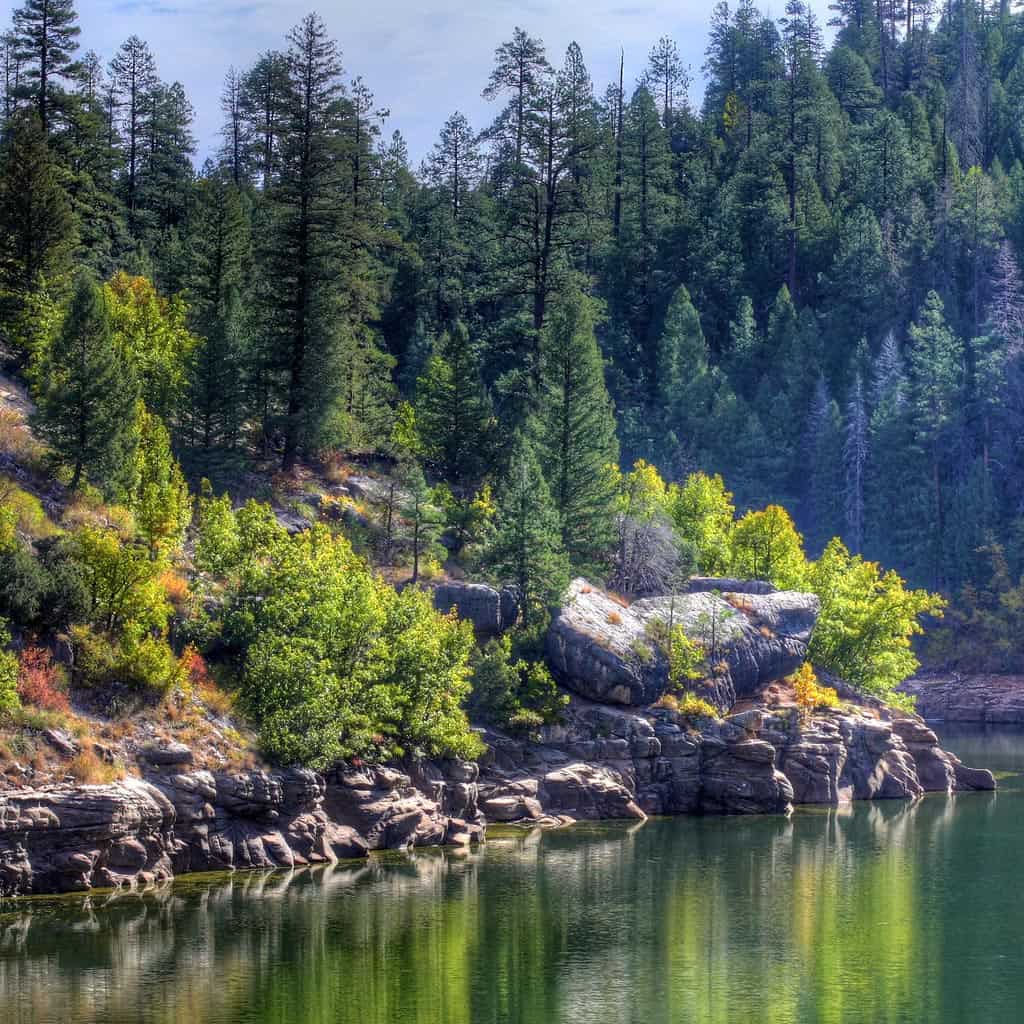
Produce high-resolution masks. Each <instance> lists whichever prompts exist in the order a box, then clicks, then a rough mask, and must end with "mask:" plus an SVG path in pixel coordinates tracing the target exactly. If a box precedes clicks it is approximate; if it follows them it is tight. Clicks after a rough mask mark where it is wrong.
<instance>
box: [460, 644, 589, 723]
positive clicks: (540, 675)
mask: <svg viewBox="0 0 1024 1024" xmlns="http://www.w3.org/2000/svg"><path fill="white" fill-rule="evenodd" d="M524 640H525V644H524V646H525V647H526V649H527V650H529V649H530V648H532V647H533V646H534V643H533V637H532V634H531V635H527V636H526V637H525V638H524ZM521 653H522V648H519V645H518V644H517V645H516V649H514V648H513V642H512V637H511V636H510V635H509V634H507V633H506V634H505V635H504V636H501V637H498V638H496V639H493V640H488V641H487V643H486V644H485V645H484V646H483V647H482V648H479V647H478V648H477V649H476V650H475V651H474V652H473V656H472V659H471V664H472V667H473V675H472V683H473V688H472V692H471V694H470V697H469V702H468V707H469V711H470V714H471V715H472V716H473V717H476V718H479V719H481V720H482V721H485V722H487V723H489V724H490V725H494V726H496V727H497V728H500V729H511V730H512V731H514V732H516V731H518V732H529V731H532V730H535V729H539V728H540V727H541V726H542V725H550V724H553V723H554V722H557V721H558V720H559V718H560V717H561V712H562V709H563V708H564V707H565V706H566V705H567V704H568V703H569V698H568V697H566V696H565V694H563V693H562V692H561V690H559V689H558V686H557V685H556V683H555V680H554V679H553V678H552V676H551V673H550V672H549V671H548V668H547V666H546V665H545V664H544V663H543V662H542V661H527V660H526V659H525V658H523V657H521V656H518V655H520V654H521Z"/></svg>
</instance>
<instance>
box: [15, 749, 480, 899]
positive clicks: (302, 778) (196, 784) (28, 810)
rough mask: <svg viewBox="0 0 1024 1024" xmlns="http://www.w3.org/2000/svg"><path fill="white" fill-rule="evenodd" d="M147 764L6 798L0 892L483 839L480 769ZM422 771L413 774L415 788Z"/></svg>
mask: <svg viewBox="0 0 1024 1024" xmlns="http://www.w3.org/2000/svg"><path fill="white" fill-rule="evenodd" d="M190 760H191V757H186V756H185V752H184V751H183V750H177V749H176V750H174V751H171V752H169V753H167V756H166V757H161V756H160V754H158V755H157V756H156V758H149V757H147V758H146V761H147V763H149V764H150V765H155V764H160V768H154V770H153V771H152V772H151V773H150V774H149V775H148V776H147V778H146V780H145V781H143V780H138V779H126V780H124V781H123V782H118V783H113V784H111V785H104V786H68V787H64V788H61V789H53V790H40V791H34V790H16V791H11V792H6V793H0V896H17V895H24V894H30V893H51V892H79V891H83V890H86V889H89V888H100V887H102V888H106V887H116V886H137V885H145V884H149V883H153V882H158V881H162V880H164V879H168V878H171V877H173V876H174V875H175V874H184V873H186V872H190V871H220V870H228V869H235V868H291V867H295V866H297V865H303V864H315V863H318V862H325V861H329V860H334V859H336V858H345V857H361V856H365V855H366V853H367V852H368V851H369V850H370V849H405V848H408V847H410V846H419V845H428V844H437V843H461V844H465V843H470V842H476V841H479V840H480V839H481V838H482V835H483V817H482V815H481V814H480V812H479V810H478V808H477V784H476V778H477V767H476V765H475V764H469V763H466V762H442V763H434V762H418V763H416V764H414V765H413V766H412V768H411V772H412V776H410V775H406V774H403V773H402V772H400V771H397V770H395V769H392V768H382V767H367V768H360V769H351V770H350V771H346V772H339V773H334V774H333V775H332V776H330V777H329V778H328V779H326V780H325V779H324V778H323V777H322V776H320V775H317V774H316V773H315V772H311V771H307V770H304V769H291V770H288V771H282V772H262V771H251V772H240V773H236V774H214V773H212V772H208V771H181V770H179V769H180V765H182V764H184V763H188V762H189V761H190ZM413 776H415V781H414V778H413Z"/></svg>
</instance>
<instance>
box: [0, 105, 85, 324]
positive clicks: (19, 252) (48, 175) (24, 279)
mask: <svg viewBox="0 0 1024 1024" xmlns="http://www.w3.org/2000/svg"><path fill="white" fill-rule="evenodd" d="M76 241H77V239H76V232H75V221H74V216H73V214H72V210H71V203H70V201H69V199H68V195H67V193H66V191H65V190H64V188H63V186H62V184H61V180H60V174H59V171H58V168H57V167H56V165H55V164H54V161H53V158H52V156H51V154H50V150H49V147H48V146H47V144H46V137H45V135H44V134H43V130H42V126H41V124H40V122H39V119H38V118H37V117H36V115H35V112H34V111H29V110H26V111H23V112H19V113H18V114H17V115H16V116H15V118H14V121H13V123H12V125H11V126H10V127H9V136H8V138H7V141H6V143H5V144H4V146H3V151H2V157H0V317H2V323H3V325H4V326H5V328H6V330H7V331H8V332H10V334H11V335H12V337H13V338H14V340H16V341H18V340H19V339H21V341H22V342H23V341H24V338H25V336H26V334H29V335H31V334H32V333H33V329H32V325H29V324H22V323H20V322H19V321H20V320H21V319H22V318H23V316H24V315H25V313H26V311H27V310H28V308H29V305H30V301H31V297H32V296H33V295H34V294H36V293H37V292H38V291H39V290H40V289H43V290H44V291H45V292H46V294H47V296H48V297H49V299H50V300H51V301H54V302H56V301H59V300H60V299H61V298H62V296H63V295H64V293H65V291H66V288H67V276H68V274H69V273H70V269H71V257H72V253H73V251H74V248H75V243H76Z"/></svg>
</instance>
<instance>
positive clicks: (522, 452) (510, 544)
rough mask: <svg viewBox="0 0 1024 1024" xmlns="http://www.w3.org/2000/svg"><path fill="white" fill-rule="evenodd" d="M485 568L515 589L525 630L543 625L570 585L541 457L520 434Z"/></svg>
mask: <svg viewBox="0 0 1024 1024" xmlns="http://www.w3.org/2000/svg"><path fill="white" fill-rule="evenodd" d="M484 563H485V565H486V567H487V569H488V570H489V571H490V573H491V574H492V575H493V576H494V578H495V579H497V580H498V581H499V582H501V583H503V584H508V585H511V586H514V587H515V588H516V590H517V592H518V598H519V607H520V614H521V617H522V624H523V626H524V627H530V626H534V625H536V624H537V623H538V622H541V621H543V619H544V616H545V615H546V614H547V610H548V609H549V608H550V607H551V606H552V605H554V604H557V602H558V601H559V599H560V598H561V596H562V593H563V592H564V591H565V588H566V585H567V584H568V582H569V559H568V557H567V556H566V554H565V550H564V549H563V547H562V541H561V529H560V524H559V521H558V512H557V511H556V509H555V507H554V503H553V502H552V500H551V492H550V490H549V489H548V485H547V481H546V480H545V479H544V473H543V472H542V471H541V468H540V463H539V462H538V460H537V455H536V453H535V451H534V449H533V447H532V445H531V444H530V442H529V441H528V440H527V439H526V437H525V436H524V435H523V434H521V433H520V434H518V435H517V436H516V438H515V440H514V442H513V445H512V453H511V457H510V459H509V467H508V471H507V473H506V474H505V479H504V481H503V484H502V487H501V489H500V492H499V494H498V514H497V518H496V521H495V533H494V537H493V538H492V540H491V542H490V544H489V545H488V547H487V550H486V552H485V556H484Z"/></svg>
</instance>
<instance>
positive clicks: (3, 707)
mask: <svg viewBox="0 0 1024 1024" xmlns="http://www.w3.org/2000/svg"><path fill="white" fill-rule="evenodd" d="M10 642H11V634H10V631H9V630H8V628H7V622H6V621H5V620H4V619H0V719H2V718H8V717H9V716H10V715H12V714H14V712H16V711H17V710H18V708H20V707H21V701H20V700H19V699H18V659H17V658H16V657H15V656H14V655H13V654H11V652H10V651H8V650H7V649H6V648H7V645H8V644H9V643H10Z"/></svg>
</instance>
